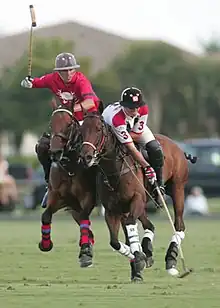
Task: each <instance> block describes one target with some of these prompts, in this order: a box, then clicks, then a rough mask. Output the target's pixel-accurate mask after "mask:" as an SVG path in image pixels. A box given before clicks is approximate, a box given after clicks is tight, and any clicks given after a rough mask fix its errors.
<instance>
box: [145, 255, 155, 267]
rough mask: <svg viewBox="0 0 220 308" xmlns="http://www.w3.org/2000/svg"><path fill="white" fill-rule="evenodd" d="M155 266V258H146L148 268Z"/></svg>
mask: <svg viewBox="0 0 220 308" xmlns="http://www.w3.org/2000/svg"><path fill="white" fill-rule="evenodd" d="M153 264H154V259H153V257H147V258H146V268H149V267H151V266H152V265H153Z"/></svg>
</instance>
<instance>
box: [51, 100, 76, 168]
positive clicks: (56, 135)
mask: <svg viewBox="0 0 220 308" xmlns="http://www.w3.org/2000/svg"><path fill="white" fill-rule="evenodd" d="M79 127H80V125H79V122H78V121H77V119H76V118H75V117H74V116H73V113H72V111H71V110H70V109H68V107H64V106H59V107H58V108H57V109H55V110H54V111H53V113H52V115H51V131H52V132H51V140H50V152H51V158H52V160H53V161H56V162H57V161H60V160H61V159H62V158H63V154H64V151H65V149H66V150H67V151H68V150H69V149H70V146H71V145H73V144H74V143H76V141H77V138H78V136H79Z"/></svg>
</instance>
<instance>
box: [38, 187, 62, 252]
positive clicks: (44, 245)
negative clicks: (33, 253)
mask: <svg viewBox="0 0 220 308" xmlns="http://www.w3.org/2000/svg"><path fill="white" fill-rule="evenodd" d="M51 195H52V193H49V195H48V205H47V208H46V209H45V211H44V212H43V214H42V216H41V223H42V225H41V236H42V237H41V241H40V243H39V249H40V250H41V251H50V250H51V249H52V248H53V242H52V240H51V222H52V216H53V214H54V213H55V212H57V210H58V209H60V208H61V207H62V206H61V203H60V202H59V201H56V202H54V200H56V199H53V200H52V199H51Z"/></svg>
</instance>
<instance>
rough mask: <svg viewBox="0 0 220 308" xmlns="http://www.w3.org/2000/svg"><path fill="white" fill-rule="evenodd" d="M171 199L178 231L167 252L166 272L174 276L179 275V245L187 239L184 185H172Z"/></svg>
mask: <svg viewBox="0 0 220 308" xmlns="http://www.w3.org/2000/svg"><path fill="white" fill-rule="evenodd" d="M171 198H172V201H173V208H174V215H175V221H174V226H175V229H176V234H173V236H172V238H171V241H170V244H169V247H168V249H167V252H166V256H165V262H166V270H167V272H168V273H169V274H170V275H172V276H177V275H178V273H179V272H178V270H177V268H176V266H177V257H178V250H179V245H181V242H182V240H183V239H184V238H185V232H184V231H185V225H184V221H183V211H184V185H183V184H182V183H181V184H176V183H173V184H172V194H171Z"/></svg>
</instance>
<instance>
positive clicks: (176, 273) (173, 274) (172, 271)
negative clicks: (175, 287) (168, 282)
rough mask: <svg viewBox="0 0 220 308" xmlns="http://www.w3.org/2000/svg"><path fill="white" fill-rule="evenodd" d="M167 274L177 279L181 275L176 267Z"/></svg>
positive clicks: (168, 270)
mask: <svg viewBox="0 0 220 308" xmlns="http://www.w3.org/2000/svg"><path fill="white" fill-rule="evenodd" d="M167 273H168V274H169V275H171V276H173V277H176V276H178V275H179V271H178V270H177V269H176V268H175V267H172V268H170V269H167Z"/></svg>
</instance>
